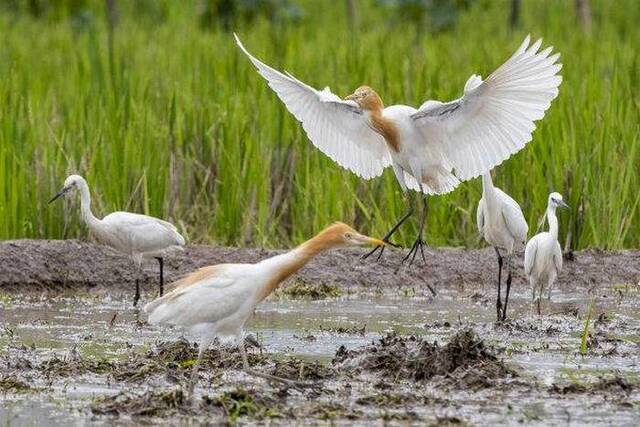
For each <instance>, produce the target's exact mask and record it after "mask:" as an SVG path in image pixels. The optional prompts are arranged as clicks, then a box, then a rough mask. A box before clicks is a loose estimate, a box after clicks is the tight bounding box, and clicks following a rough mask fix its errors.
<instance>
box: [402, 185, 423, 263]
mask: <svg viewBox="0 0 640 427" xmlns="http://www.w3.org/2000/svg"><path fill="white" fill-rule="evenodd" d="M426 220H427V196H426V195H425V196H423V198H422V217H421V218H420V228H419V231H418V237H417V238H416V241H415V242H413V246H411V250H410V251H409V253H408V254H407V255H406V256H405V257H404V258H402V264H404V262H405V261H406V260H408V259H409V258H411V260H410V261H409V265H411V264H413V261H414V260H415V259H416V255H418V250H419V251H420V254H421V255H422V261H423V262H424V263H425V264H426V263H427V259H426V258H425V256H424V240H423V239H422V236H423V235H424V225H425V223H426Z"/></svg>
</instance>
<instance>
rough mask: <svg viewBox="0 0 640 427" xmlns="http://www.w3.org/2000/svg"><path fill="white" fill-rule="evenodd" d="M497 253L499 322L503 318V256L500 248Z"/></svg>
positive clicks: (497, 306) (497, 308) (497, 309)
mask: <svg viewBox="0 0 640 427" xmlns="http://www.w3.org/2000/svg"><path fill="white" fill-rule="evenodd" d="M494 249H495V250H496V255H498V298H497V300H496V311H497V313H498V314H497V320H498V322H499V321H500V320H501V319H502V301H501V300H500V294H501V293H502V289H501V286H502V256H501V255H500V251H498V248H495V247H494Z"/></svg>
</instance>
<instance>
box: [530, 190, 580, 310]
mask: <svg viewBox="0 0 640 427" xmlns="http://www.w3.org/2000/svg"><path fill="white" fill-rule="evenodd" d="M568 207H569V205H567V204H566V203H565V202H564V200H562V195H560V194H559V193H551V194H549V201H548V204H547V212H546V214H545V215H546V217H547V222H549V231H545V232H542V233H539V234H536V235H535V236H533V237H532V238H531V239H530V240H529V242H528V243H527V247H526V248H525V250H524V272H525V274H526V275H527V277H528V278H529V283H530V284H531V303H532V309H533V305H537V311H538V314H540V299H541V297H542V291H543V289H544V287H545V286H547V289H548V298H549V299H551V287H552V286H553V282H554V281H555V280H556V278H557V277H558V275H559V274H560V270H562V249H560V243H559V242H558V218H557V217H556V208H568Z"/></svg>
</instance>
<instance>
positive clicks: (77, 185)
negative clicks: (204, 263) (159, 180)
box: [49, 175, 185, 307]
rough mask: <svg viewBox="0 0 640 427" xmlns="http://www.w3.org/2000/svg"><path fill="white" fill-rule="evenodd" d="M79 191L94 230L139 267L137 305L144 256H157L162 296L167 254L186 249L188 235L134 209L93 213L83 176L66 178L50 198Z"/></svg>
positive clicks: (83, 211)
mask: <svg viewBox="0 0 640 427" xmlns="http://www.w3.org/2000/svg"><path fill="white" fill-rule="evenodd" d="M73 190H77V191H79V192H80V212H81V215H82V219H83V220H84V222H85V223H86V224H87V226H88V227H89V230H90V231H91V233H92V234H93V235H94V236H95V237H96V239H98V240H99V241H101V242H102V243H105V244H107V245H109V246H111V247H112V248H114V249H116V250H118V251H120V252H123V253H125V254H127V255H129V256H131V258H132V259H133V262H134V264H135V268H136V294H135V296H134V299H133V306H134V307H135V306H136V305H137V304H138V300H139V299H140V280H139V276H140V269H141V265H142V259H143V258H156V259H157V260H158V263H159V264H160V295H162V294H163V290H164V277H163V265H164V262H163V256H164V255H166V254H167V253H169V252H171V251H173V250H175V249H182V246H184V244H185V240H184V237H182V236H181V235H180V233H178V231H177V230H176V227H175V226H174V225H173V224H171V223H169V222H167V221H163V220H161V219H158V218H154V217H151V216H147V215H140V214H135V213H130V212H114V213H112V214H109V215H107V216H105V217H104V218H103V219H98V218H96V217H95V216H94V215H93V212H91V195H90V194H89V186H88V185H87V181H85V179H84V178H83V177H81V176H79V175H71V176H69V177H68V178H67V179H66V180H65V181H64V187H62V190H60V191H59V192H58V194H56V195H55V196H53V198H52V199H51V200H50V201H49V203H52V202H53V201H55V200H56V199H58V198H59V197H61V196H64V195H65V194H67V193H69V192H71V191H73Z"/></svg>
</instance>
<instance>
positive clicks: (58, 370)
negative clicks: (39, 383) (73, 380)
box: [39, 353, 113, 377]
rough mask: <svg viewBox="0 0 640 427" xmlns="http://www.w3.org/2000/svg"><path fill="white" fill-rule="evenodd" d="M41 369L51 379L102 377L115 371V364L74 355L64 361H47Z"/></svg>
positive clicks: (63, 359) (55, 359) (57, 359)
mask: <svg viewBox="0 0 640 427" xmlns="http://www.w3.org/2000/svg"><path fill="white" fill-rule="evenodd" d="M39 369H40V371H41V372H42V373H44V374H45V375H46V376H49V377H51V376H56V377H70V376H77V375H83V374H86V373H93V374H100V375H101V374H106V373H108V372H111V371H112V370H113V363H111V362H109V361H107V360H94V359H90V358H84V357H82V356H80V355H79V354H78V353H73V354H72V355H71V356H70V357H65V358H62V359H60V358H59V357H58V356H54V357H53V358H52V359H47V360H45V361H44V362H42V363H41V364H40V366H39Z"/></svg>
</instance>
